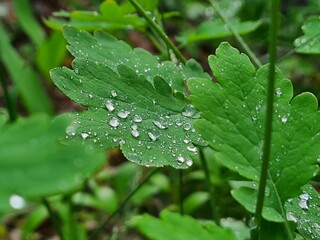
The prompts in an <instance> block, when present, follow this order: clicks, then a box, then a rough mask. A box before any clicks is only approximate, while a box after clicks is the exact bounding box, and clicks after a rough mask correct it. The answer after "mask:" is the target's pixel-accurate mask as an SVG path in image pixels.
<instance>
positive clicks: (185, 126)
mask: <svg viewBox="0 0 320 240" xmlns="http://www.w3.org/2000/svg"><path fill="white" fill-rule="evenodd" d="M183 129H184V130H186V131H189V130H190V129H191V124H190V123H186V124H185V125H184V126H183Z"/></svg>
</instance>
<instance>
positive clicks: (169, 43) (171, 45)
mask: <svg viewBox="0 0 320 240" xmlns="http://www.w3.org/2000/svg"><path fill="white" fill-rule="evenodd" d="M129 2H130V3H131V4H132V6H134V8H135V9H136V10H137V12H138V13H139V14H140V15H141V16H142V17H143V18H144V19H145V20H146V21H147V23H148V24H149V26H150V28H151V29H153V30H154V31H155V32H156V33H157V34H158V35H159V37H160V38H161V39H162V40H163V41H164V42H165V44H166V45H167V47H168V48H170V49H171V50H172V51H173V53H174V54H175V55H176V57H177V58H178V59H179V61H180V62H181V63H183V64H185V63H186V59H185V57H184V56H183V55H182V53H181V52H180V51H179V49H178V48H177V47H176V46H175V45H174V43H173V42H172V41H171V40H170V38H169V37H168V35H166V34H165V32H164V31H162V29H161V28H160V26H158V25H157V24H156V23H155V22H154V21H153V20H152V18H151V17H150V16H149V15H148V14H147V12H146V11H145V10H144V9H143V8H142V6H141V5H140V4H139V3H138V2H137V1H136V0H129Z"/></svg>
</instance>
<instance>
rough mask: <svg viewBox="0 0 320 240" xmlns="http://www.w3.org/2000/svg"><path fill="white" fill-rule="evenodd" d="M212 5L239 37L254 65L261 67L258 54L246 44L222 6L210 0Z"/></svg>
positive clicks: (232, 31)
mask: <svg viewBox="0 0 320 240" xmlns="http://www.w3.org/2000/svg"><path fill="white" fill-rule="evenodd" d="M209 1H210V3H211V5H212V7H213V8H214V10H215V11H216V12H217V13H218V15H219V16H220V18H221V19H222V21H223V22H224V23H225V24H226V25H227V27H228V28H229V30H230V32H231V33H232V34H233V35H234V37H235V38H236V39H237V41H238V42H239V43H240V45H241V46H242V48H243V49H244V51H245V52H246V53H247V54H248V56H249V57H250V58H251V60H252V61H253V63H254V65H256V67H258V68H259V67H261V66H262V64H261V62H260V60H259V59H258V58H257V57H256V55H255V54H254V53H253V52H252V51H251V49H250V48H249V46H248V45H247V44H246V42H245V41H244V40H243V38H242V37H241V36H240V34H239V33H238V32H237V30H236V29H235V28H234V27H233V25H232V23H231V22H230V20H229V19H228V18H227V16H226V15H225V14H224V13H223V11H222V10H221V8H220V7H219V5H218V4H217V2H216V1H215V0H209Z"/></svg>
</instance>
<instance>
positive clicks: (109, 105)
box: [106, 100, 114, 112]
mask: <svg viewBox="0 0 320 240" xmlns="http://www.w3.org/2000/svg"><path fill="white" fill-rule="evenodd" d="M106 108H107V109H108V110H109V111H110V112H112V111H113V110H114V104H113V102H112V101H111V100H108V101H107V102H106Z"/></svg>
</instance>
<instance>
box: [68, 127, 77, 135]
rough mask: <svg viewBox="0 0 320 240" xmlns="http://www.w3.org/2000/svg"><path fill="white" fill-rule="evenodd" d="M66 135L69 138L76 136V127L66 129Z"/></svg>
mask: <svg viewBox="0 0 320 240" xmlns="http://www.w3.org/2000/svg"><path fill="white" fill-rule="evenodd" d="M66 134H67V135H69V136H75V135H76V127H75V126H74V125H70V126H68V127H67V129H66Z"/></svg>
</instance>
